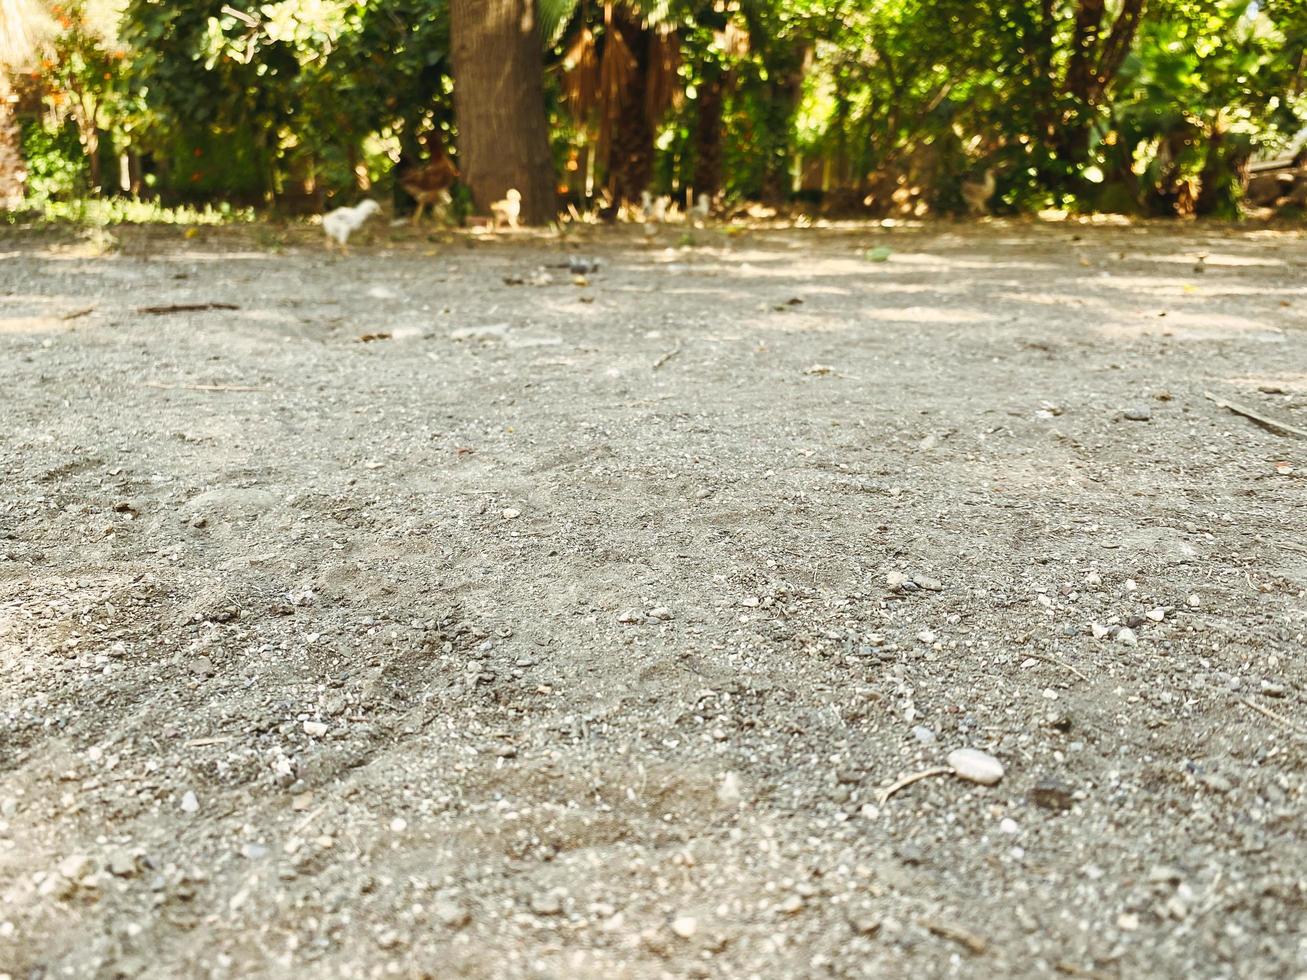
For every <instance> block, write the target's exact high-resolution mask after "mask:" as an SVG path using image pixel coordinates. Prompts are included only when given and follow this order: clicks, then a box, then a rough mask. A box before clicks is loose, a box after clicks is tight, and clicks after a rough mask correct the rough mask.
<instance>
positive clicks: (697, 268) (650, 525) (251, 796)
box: [0, 225, 1307, 980]
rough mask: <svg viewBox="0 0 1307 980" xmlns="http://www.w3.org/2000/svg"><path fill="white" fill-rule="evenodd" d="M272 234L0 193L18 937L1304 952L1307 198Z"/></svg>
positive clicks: (15, 951) (872, 969)
mask: <svg viewBox="0 0 1307 980" xmlns="http://www.w3.org/2000/svg"><path fill="white" fill-rule="evenodd" d="M271 234H272V233H270V232H266V231H261V232H259V233H258V234H257V235H256V236H254V237H249V236H246V237H237V236H236V235H235V234H234V233H229V232H222V233H219V232H204V233H202V234H201V235H200V236H199V237H197V238H194V239H190V240H187V239H184V238H183V237H182V236H181V235H180V233H178V234H177V235H175V236H172V235H169V234H165V233H162V232H151V233H148V234H147V233H136V234H128V233H123V234H122V235H121V251H120V252H119V253H117V254H114V255H107V256H102V255H97V254H94V252H93V251H91V250H88V249H87V248H85V247H84V246H79V245H77V244H75V243H71V242H67V241H57V240H53V239H47V238H38V237H34V236H31V235H22V234H18V235H16V234H15V233H13V232H9V233H8V235H7V237H0V421H2V422H3V426H2V429H0V726H2V727H0V974H7V975H8V976H11V977H13V978H15V980H17V978H24V980H26V978H29V977H49V978H54V977H65V976H66V977H111V976H122V977H138V976H139V977H160V978H164V977H168V978H175V977H215V978H216V977H230V978H250V977H288V976H302V977H314V978H317V977H342V978H344V977H349V978H355V977H369V976H383V975H385V976H389V975H395V976H403V977H418V976H422V977H432V978H450V977H484V978H511V977H565V978H569V980H578V978H587V980H588V978H622V977H632V978H644V977H723V978H735V977H765V978H770V977H822V976H835V977H906V976H924V977H936V976H966V977H1013V976H1022V977H1025V976H1030V977H1037V976H1049V975H1051V974H1052V973H1053V972H1054V971H1057V970H1060V971H1062V972H1064V973H1067V974H1069V975H1072V976H1103V977H1140V976H1167V977H1185V978H1192V977H1236V976H1237V977H1241V978H1245V977H1268V978H1269V977H1286V976H1294V975H1299V974H1302V973H1304V972H1305V971H1307V925H1305V923H1307V916H1305V913H1307V877H1305V876H1304V872H1303V869H1304V868H1305V867H1307V837H1305V836H1304V834H1305V832H1307V827H1305V826H1304V796H1305V795H1307V793H1305V791H1307V782H1305V780H1307V770H1305V768H1304V763H1305V760H1307V712H1305V711H1304V710H1303V707H1304V696H1305V694H1307V664H1305V663H1304V652H1303V651H1304V630H1305V629H1307V626H1305V623H1304V620H1305V618H1307V601H1304V588H1305V587H1307V506H1305V505H1307V493H1304V489H1305V488H1307V482H1304V477H1305V476H1307V440H1302V439H1295V438H1293V437H1291V436H1288V435H1286V434H1283V433H1276V432H1272V431H1268V430H1265V429H1263V428H1260V427H1258V426H1257V425H1256V424H1254V423H1252V422H1250V421H1248V420H1247V419H1244V418H1241V417H1239V416H1237V415H1235V414H1233V413H1231V412H1229V411H1226V410H1224V409H1222V408H1220V407H1218V406H1216V405H1214V404H1213V403H1212V402H1211V401H1207V400H1205V399H1204V397H1203V393H1204V392H1205V391H1212V392H1213V393H1215V394H1217V395H1219V396H1223V397H1227V398H1232V399H1234V400H1235V401H1239V402H1244V403H1247V404H1248V405H1250V406H1252V407H1255V408H1257V409H1258V410H1259V411H1262V412H1265V413H1266V414H1269V415H1272V416H1276V417H1278V418H1280V419H1282V420H1284V421H1287V422H1290V423H1293V424H1296V425H1297V426H1299V427H1303V426H1307V326H1305V323H1307V321H1305V319H1304V317H1305V316H1307V240H1305V239H1304V237H1303V236H1302V235H1299V234H1290V233H1272V232H1265V231H1262V232H1257V231H1241V232H1228V231H1223V230H1220V229H1208V228H1201V227H1198V228H1194V227H1192V226H1189V227H1184V226H1175V225H1168V226H1162V227H1145V228H1134V229H1131V228H1090V227H1071V226H1042V227H1041V226H1028V225H1014V226H1008V227H1003V226H992V227H988V228H981V229H970V228H966V227H962V226H957V227H947V226H945V227H939V228H933V229H925V230H915V231H908V230H902V229H900V230H894V231H890V230H884V229H879V228H874V229H867V228H863V229H844V230H824V231H819V230H807V231H770V232H765V231H754V232H747V233H744V234H740V235H736V236H730V235H728V234H726V233H725V232H724V231H723V230H713V229H709V230H703V231H699V232H696V233H694V234H693V238H694V244H693V245H691V246H686V247H678V244H677V243H678V238H679V236H680V234H681V232H680V231H679V230H677V229H669V230H667V231H665V232H664V233H662V236H661V237H660V238H659V239H658V240H656V241H648V240H646V239H645V238H644V237H643V236H642V235H639V234H635V233H632V234H627V233H624V232H618V231H610V232H606V233H603V234H600V235H597V236H596V237H592V238H589V239H588V240H582V241H573V242H569V243H559V242H554V241H550V240H544V239H525V238H524V239H521V240H518V241H513V242H509V243H498V244H496V243H484V242H480V243H477V242H473V241H471V240H470V239H457V240H453V241H449V242H444V243H430V242H425V241H415V240H412V239H409V240H405V241H397V242H388V241H386V240H385V238H386V236H387V235H388V234H389V232H381V233H378V235H377V236H376V238H374V240H373V241H372V243H371V244H368V243H366V242H365V243H363V244H361V246H360V247H359V248H357V249H356V250H355V252H354V254H353V255H352V256H350V257H349V258H346V259H327V258H324V256H323V255H322V254H321V251H320V246H319V243H318V242H317V240H316V239H303V240H301V239H294V240H291V241H289V242H288V243H284V244H282V245H280V246H278V247H276V248H272V249H269V248H268V246H270V245H276V242H274V241H272V240H271V238H270V236H271ZM880 245H886V246H889V247H890V248H891V249H892V250H893V251H892V255H891V257H890V259H889V261H886V262H871V261H868V260H867V259H866V258H865V257H864V253H865V252H866V250H867V249H868V248H870V247H873V246H880ZM573 252H577V253H580V254H583V255H587V256H589V255H594V256H598V257H599V258H600V260H601V262H602V267H601V269H600V271H599V272H598V273H595V274H592V275H590V276H589V284H588V285H584V286H581V285H576V284H574V283H573V282H572V277H571V275H570V273H569V272H568V270H567V269H566V268H557V267H555V266H556V265H557V264H558V263H560V262H564V261H565V259H566V256H567V255H568V254H569V253H573ZM1200 253H1206V258H1205V260H1204V261H1203V262H1202V263H1201V265H1202V271H1196V269H1195V266H1196V264H1198V263H1199V260H1198V255H1199V254H1200ZM542 266H544V267H546V269H545V272H546V273H547V274H548V276H549V277H551V279H552V281H551V282H549V283H547V284H546V283H543V281H542V280H543V277H542V276H541V275H540V267H542ZM506 278H507V279H509V280H514V281H516V280H524V281H525V284H522V285H509V284H506V282H505V279H506ZM169 304H190V305H193V304H228V305H231V306H235V307H237V309H225V308H221V307H210V308H207V309H202V310H190V311H179V312H171V313H142V312H140V310H141V308H144V307H159V306H166V305H169ZM380 334H388V335H389V336H387V337H381V338H378V339H373V340H371V341H369V342H364V341H362V340H360V338H361V337H364V336H366V335H380ZM1127 414H1129V415H1131V416H1139V417H1140V418H1139V419H1130V418H1127V417H1126V415H1127ZM1100 634H1101V635H1100ZM962 746H968V747H973V748H978V749H983V750H985V751H988V752H990V753H992V754H993V755H995V756H996V757H997V758H998V759H999V760H1001V762H1002V763H1003V765H1004V766H1005V767H1006V775H1005V776H1004V778H1003V779H1002V781H1001V782H1000V783H998V784H997V785H996V786H993V787H981V786H976V785H973V784H970V783H967V782H963V781H962V780H960V779H957V778H953V777H950V776H947V775H941V776H936V777H933V778H930V779H926V780H923V781H921V782H917V783H915V784H914V785H912V786H909V787H907V788H905V789H903V790H902V791H901V792H899V793H897V794H896V795H895V796H894V797H893V798H891V799H890V800H888V801H887V802H884V803H882V802H880V801H879V799H878V796H879V791H880V789H881V788H882V787H884V786H886V785H888V784H889V783H890V782H892V781H893V780H894V779H895V778H897V777H899V776H902V775H905V774H908V773H911V772H914V771H916V770H919V769H924V768H929V767H932V766H939V765H941V764H942V762H943V760H944V758H945V756H946V755H947V754H948V753H949V752H950V751H951V750H953V749H955V748H958V747H962Z"/></svg>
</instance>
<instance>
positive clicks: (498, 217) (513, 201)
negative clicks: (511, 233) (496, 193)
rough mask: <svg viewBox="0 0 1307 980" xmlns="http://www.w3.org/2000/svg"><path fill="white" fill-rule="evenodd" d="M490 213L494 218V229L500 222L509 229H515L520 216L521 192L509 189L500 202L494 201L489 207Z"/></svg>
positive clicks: (512, 188) (513, 188)
mask: <svg viewBox="0 0 1307 980" xmlns="http://www.w3.org/2000/svg"><path fill="white" fill-rule="evenodd" d="M490 213H491V214H492V215H493V216H494V224H495V227H496V228H498V227H499V223H500V221H503V222H504V223H505V224H507V225H508V227H510V228H516V227H517V219H518V218H520V217H521V216H522V192H521V191H519V190H517V188H515V187H510V188H509V189H508V192H507V193H505V194H504V199H503V200H502V201H495V203H494V204H492V205H490Z"/></svg>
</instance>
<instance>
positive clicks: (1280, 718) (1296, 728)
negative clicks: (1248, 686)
mask: <svg viewBox="0 0 1307 980" xmlns="http://www.w3.org/2000/svg"><path fill="white" fill-rule="evenodd" d="M1239 701H1240V702H1241V703H1243V704H1246V705H1247V706H1248V707H1250V708H1252V709H1253V710H1254V711H1256V712H1258V713H1260V714H1263V715H1265V716H1266V717H1267V718H1269V719H1271V721H1274V722H1277V723H1278V724H1281V725H1283V726H1284V727H1285V728H1287V729H1289V731H1291V732H1293V733H1294V734H1296V735H1307V732H1304V730H1303V729H1302V727H1301V726H1300V725H1298V723H1297V722H1295V721H1292V720H1291V719H1289V718H1286V717H1284V715H1281V714H1278V713H1277V712H1274V711H1272V710H1271V709H1270V708H1264V707H1262V706H1261V705H1260V704H1258V703H1257V702H1256V701H1253V700H1252V699H1251V698H1240V699H1239Z"/></svg>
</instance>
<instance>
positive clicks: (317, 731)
mask: <svg viewBox="0 0 1307 980" xmlns="http://www.w3.org/2000/svg"><path fill="white" fill-rule="evenodd" d="M304 734H305V735H309V736H312V737H313V738H322V736H323V735H326V734H327V726H326V725H325V724H324V723H323V722H320V721H306V722H305V723H304Z"/></svg>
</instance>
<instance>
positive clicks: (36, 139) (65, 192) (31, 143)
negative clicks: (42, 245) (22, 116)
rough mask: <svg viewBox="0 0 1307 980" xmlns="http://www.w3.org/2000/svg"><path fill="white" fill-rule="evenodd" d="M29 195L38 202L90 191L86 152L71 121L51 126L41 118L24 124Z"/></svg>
mask: <svg viewBox="0 0 1307 980" xmlns="http://www.w3.org/2000/svg"><path fill="white" fill-rule="evenodd" d="M22 138H23V158H24V160H25V161H26V165H27V195H28V197H29V198H30V199H31V200H32V201H34V202H37V203H41V204H44V203H45V202H47V201H57V200H60V199H63V198H71V197H75V196H77V195H79V194H85V193H86V167H85V155H84V154H83V152H82V144H81V141H80V140H79V139H78V137H77V129H76V127H75V126H73V125H72V124H71V123H69V124H68V125H64V126H58V127H56V128H54V129H48V128H46V126H45V125H43V124H42V122H41V121H39V120H38V121H33V122H30V123H28V125H26V126H24V127H23V134H22Z"/></svg>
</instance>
